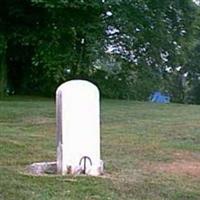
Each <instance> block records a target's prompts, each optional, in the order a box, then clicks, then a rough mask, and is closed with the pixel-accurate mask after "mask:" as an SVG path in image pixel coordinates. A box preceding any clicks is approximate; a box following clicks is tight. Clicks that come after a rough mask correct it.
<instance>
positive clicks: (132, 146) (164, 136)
mask: <svg viewBox="0 0 200 200" xmlns="http://www.w3.org/2000/svg"><path fill="white" fill-rule="evenodd" d="M55 121H56V120H55V102H54V101H53V100H51V99H45V98H40V99H39V98H31V97H29V98H25V97H18V98H13V97H11V98H8V99H6V100H4V101H0V200H97V199H99V200H129V199H130V200H134V199H138V200H145V199H146V200H147V199H148V200H163V199H169V200H174V199H179V200H185V199H196V200H198V199H200V106H197V105H181V104H167V105H160V104H152V103H149V102H135V101H120V100H102V102H101V152H102V153H101V157H102V159H103V160H104V162H105V174H104V176H102V177H86V176H75V177H73V176H59V175H52V174H46V175H44V176H34V175H31V174H29V173H28V172H27V170H26V167H27V165H29V164H31V163H34V162H41V161H55V159H56V141H55V138H56V135H55V130H56V124H55ZM77 139H78V138H77Z"/></svg>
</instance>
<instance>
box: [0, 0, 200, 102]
mask: <svg viewBox="0 0 200 200" xmlns="http://www.w3.org/2000/svg"><path fill="white" fill-rule="evenodd" d="M199 9H200V8H199V7H198V6H197V5H196V4H195V3H194V2H193V1H192V0H181V1H180V0H165V1H158V0H126V1H123V0H93V1H92V0H1V5H0V94H1V95H3V93H5V92H6V93H8V94H11V93H17V94H43V95H53V94H54V92H55V89H56V87H57V86H58V85H59V84H60V83H62V82H63V81H66V80H70V79H72V78H84V79H89V80H91V81H93V82H94V83H96V84H97V85H98V86H99V88H100V89H101V92H102V94H103V95H104V96H106V97H110V98H123V99H137V100H145V99H147V97H148V96H149V94H150V93H151V92H152V91H154V90H161V91H165V92H167V93H169V94H170V95H171V96H172V99H173V100H174V101H175V102H191V103H200V97H199V95H200V66H199V58H200V53H199V52H200V42H199V40H198V38H199V33H200V32H199V31H200V29H199V28H200V24H199V23H200V22H199V21H200V20H199V13H200V12H199Z"/></svg>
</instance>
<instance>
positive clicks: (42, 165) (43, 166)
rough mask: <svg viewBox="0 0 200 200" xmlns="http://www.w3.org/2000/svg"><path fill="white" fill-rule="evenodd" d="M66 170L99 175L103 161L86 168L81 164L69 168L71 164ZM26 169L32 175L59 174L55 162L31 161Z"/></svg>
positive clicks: (70, 173) (74, 172)
mask: <svg viewBox="0 0 200 200" xmlns="http://www.w3.org/2000/svg"><path fill="white" fill-rule="evenodd" d="M66 168H67V172H66V173H65V175H66V174H69V175H80V174H85V175H90V176H99V175H103V161H101V162H100V165H99V166H93V167H91V168H87V170H85V169H84V168H83V167H82V166H81V165H80V166H77V167H75V168H73V169H72V168H71V166H66ZM27 171H28V172H29V173H31V174H34V175H44V174H60V173H59V172H58V170H57V163H56V162H38V163H33V164H31V165H29V166H27Z"/></svg>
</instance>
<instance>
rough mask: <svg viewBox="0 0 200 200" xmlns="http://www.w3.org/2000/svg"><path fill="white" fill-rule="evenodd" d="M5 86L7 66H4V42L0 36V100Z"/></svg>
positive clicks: (3, 38)
mask: <svg viewBox="0 0 200 200" xmlns="http://www.w3.org/2000/svg"><path fill="white" fill-rule="evenodd" d="M6 84H7V65H6V40H5V37H4V36H2V35H0V98H2V97H3V96H4V94H5V89H6Z"/></svg>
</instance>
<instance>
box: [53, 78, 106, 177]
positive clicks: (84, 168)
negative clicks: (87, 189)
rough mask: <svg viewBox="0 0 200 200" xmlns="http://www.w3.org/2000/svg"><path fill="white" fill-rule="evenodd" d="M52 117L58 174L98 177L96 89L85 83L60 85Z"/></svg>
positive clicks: (100, 165)
mask: <svg viewBox="0 0 200 200" xmlns="http://www.w3.org/2000/svg"><path fill="white" fill-rule="evenodd" d="M56 115H57V116H56V117H57V171H58V173H61V174H63V175H64V174H67V173H69V174H79V173H84V174H88V175H95V176H98V175H100V174H101V173H102V172H103V162H102V161H101V159H100V105H99V90H98V88H97V87H96V86H95V85H94V84H92V83H90V82H88V81H85V80H72V81H68V82H66V83H63V84H62V85H61V86H59V87H58V89H57V91H56Z"/></svg>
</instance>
